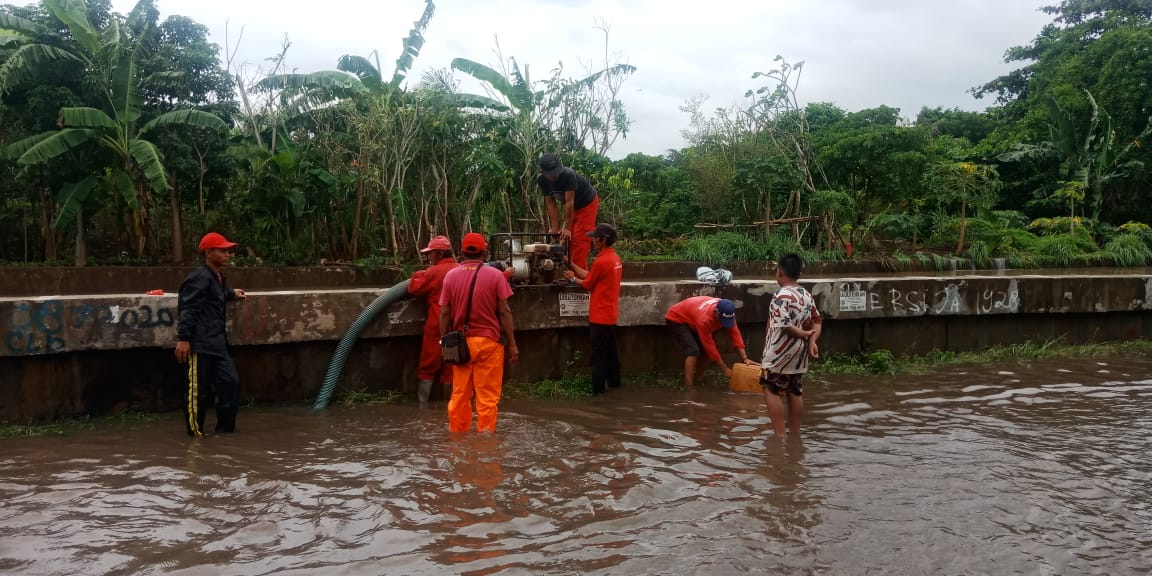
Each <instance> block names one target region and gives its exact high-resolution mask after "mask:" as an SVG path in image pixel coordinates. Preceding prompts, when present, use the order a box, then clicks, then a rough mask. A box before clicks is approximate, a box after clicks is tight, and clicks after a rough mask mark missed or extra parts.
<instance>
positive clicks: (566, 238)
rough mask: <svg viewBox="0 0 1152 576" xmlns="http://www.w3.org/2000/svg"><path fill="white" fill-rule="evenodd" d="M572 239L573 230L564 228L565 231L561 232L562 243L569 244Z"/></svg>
mask: <svg viewBox="0 0 1152 576" xmlns="http://www.w3.org/2000/svg"><path fill="white" fill-rule="evenodd" d="M571 239H572V230H571V229H570V228H564V229H562V230H560V241H561V242H567V241H569V240H571Z"/></svg>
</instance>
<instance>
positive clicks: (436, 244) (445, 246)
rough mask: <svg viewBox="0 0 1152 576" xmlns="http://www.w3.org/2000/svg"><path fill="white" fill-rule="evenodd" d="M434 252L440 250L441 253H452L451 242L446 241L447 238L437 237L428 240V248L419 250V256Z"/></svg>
mask: <svg viewBox="0 0 1152 576" xmlns="http://www.w3.org/2000/svg"><path fill="white" fill-rule="evenodd" d="M434 250H440V251H443V252H451V251H452V242H451V241H450V240H448V237H447V236H437V237H435V238H433V239H431V240H429V241H428V247H427V248H425V249H423V250H421V251H420V253H421V254H427V253H429V252H432V251H434Z"/></svg>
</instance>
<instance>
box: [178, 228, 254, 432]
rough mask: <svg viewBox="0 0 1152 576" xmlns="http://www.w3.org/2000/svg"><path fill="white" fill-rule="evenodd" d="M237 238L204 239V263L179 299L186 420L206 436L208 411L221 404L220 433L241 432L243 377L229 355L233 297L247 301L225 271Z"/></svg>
mask: <svg viewBox="0 0 1152 576" xmlns="http://www.w3.org/2000/svg"><path fill="white" fill-rule="evenodd" d="M234 247H236V243H235V242H229V241H228V240H227V239H226V238H224V237H223V236H221V235H220V234H217V233H215V232H210V233H208V234H205V235H204V237H203V238H201V239H200V254H201V256H203V258H204V264H203V265H202V266H200V267H199V268H197V269H195V270H193V271H192V273H191V274H189V275H188V277H187V278H185V279H184V283H183V284H181V285H180V297H179V299H178V300H177V305H176V306H177V308H176V310H177V312H176V313H177V316H178V318H179V322H178V324H177V326H176V361H178V362H180V363H181V364H185V363H187V364H188V390H187V394H186V396H185V397H186V399H187V400H186V401H185V403H184V425H185V428H186V429H187V431H188V435H189V436H192V437H195V438H200V437H201V436H203V435H204V418H205V416H206V412H205V410H206V409H207V408H209V407H210V406H212V404H213V400H215V404H216V432H217V433H230V432H235V431H236V411H237V410H238V408H239V404H240V376H239V375H238V374H237V373H236V365H235V364H233V363H232V356H231V355H229V354H228V334H227V331H226V329H225V325H226V323H227V321H228V302H229V301H232V300H243V299H244V298H245V294H244V291H243V290H239V289H232V288H229V287H228V282H227V280H226V279H225V278H224V275H223V274H222V273H221V272H220V271H221V269H223V268H224V267H225V266H227V265H228V263H229V262H230V261H231V260H232V248H234Z"/></svg>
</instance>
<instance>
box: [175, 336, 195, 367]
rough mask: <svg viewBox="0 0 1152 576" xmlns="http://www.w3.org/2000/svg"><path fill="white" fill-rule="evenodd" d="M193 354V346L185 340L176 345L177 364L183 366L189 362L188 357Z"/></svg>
mask: <svg viewBox="0 0 1152 576" xmlns="http://www.w3.org/2000/svg"><path fill="white" fill-rule="evenodd" d="M191 354H192V345H191V344H189V343H187V342H185V341H183V340H182V341H180V342H177V343H176V361H177V362H179V363H181V364H183V363H185V362H187V361H188V356H190V355H191Z"/></svg>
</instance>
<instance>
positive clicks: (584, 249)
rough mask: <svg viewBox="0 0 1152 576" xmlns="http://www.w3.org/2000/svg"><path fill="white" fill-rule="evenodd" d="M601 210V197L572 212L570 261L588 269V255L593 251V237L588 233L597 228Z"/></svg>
mask: <svg viewBox="0 0 1152 576" xmlns="http://www.w3.org/2000/svg"><path fill="white" fill-rule="evenodd" d="M599 212H600V197H599V196H597V197H596V198H595V199H594V200H592V202H590V203H589V204H588V205H587V206H585V207H583V208H581V209H579V210H576V211H575V212H574V213H573V214H572V220H573V222H572V240H569V246H570V248H569V249H568V250H569V255H568V258H569V261H570V262H573V263H575V264H577V265H579V266H580V267H581V268H583V269H585V270H587V269H588V255H589V254H591V253H592V239H591V238H589V237H588V233H589V232H591V231H593V230H595V229H596V215H597V214H598V213H599Z"/></svg>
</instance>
